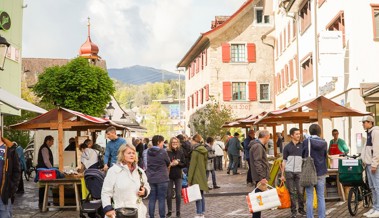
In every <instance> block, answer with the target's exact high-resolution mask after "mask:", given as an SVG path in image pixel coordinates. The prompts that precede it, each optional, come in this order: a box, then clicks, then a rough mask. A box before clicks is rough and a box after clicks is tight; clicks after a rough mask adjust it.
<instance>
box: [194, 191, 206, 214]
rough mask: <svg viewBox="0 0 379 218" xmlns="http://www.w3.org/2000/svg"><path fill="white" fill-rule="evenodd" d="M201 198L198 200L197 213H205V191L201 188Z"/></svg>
mask: <svg viewBox="0 0 379 218" xmlns="http://www.w3.org/2000/svg"><path fill="white" fill-rule="evenodd" d="M200 193H201V200H198V201H196V214H199V215H200V214H204V212H205V200H204V191H202V190H200Z"/></svg>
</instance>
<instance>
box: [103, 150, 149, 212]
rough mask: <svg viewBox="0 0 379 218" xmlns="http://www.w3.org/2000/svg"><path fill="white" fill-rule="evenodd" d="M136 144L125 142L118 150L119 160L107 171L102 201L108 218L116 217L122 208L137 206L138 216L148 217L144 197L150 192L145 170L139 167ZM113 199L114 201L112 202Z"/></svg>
mask: <svg viewBox="0 0 379 218" xmlns="http://www.w3.org/2000/svg"><path fill="white" fill-rule="evenodd" d="M136 157H137V155H136V149H135V147H134V145H128V144H124V145H121V146H120V148H119V150H118V155H117V162H116V164H114V165H113V166H112V167H111V168H110V169H109V170H108V172H107V176H106V177H105V179H104V184H103V187H102V189H101V201H102V205H103V208H104V209H103V210H104V213H105V215H106V217H107V218H113V217H116V210H117V209H120V208H125V207H128V208H136V209H137V213H138V215H137V217H138V218H146V212H147V209H146V206H145V205H144V203H143V201H142V198H146V197H147V196H148V195H149V192H150V186H149V183H148V182H147V177H146V174H145V172H144V171H143V170H142V169H141V168H140V167H138V165H137V163H136V162H137V159H136ZM112 201H113V203H112Z"/></svg>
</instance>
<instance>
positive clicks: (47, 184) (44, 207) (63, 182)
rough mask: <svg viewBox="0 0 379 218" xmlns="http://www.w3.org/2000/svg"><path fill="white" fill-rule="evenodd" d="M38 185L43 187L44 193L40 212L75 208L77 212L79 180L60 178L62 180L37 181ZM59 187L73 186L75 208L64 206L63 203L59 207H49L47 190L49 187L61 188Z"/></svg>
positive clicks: (78, 207) (78, 205)
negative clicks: (50, 209)
mask: <svg viewBox="0 0 379 218" xmlns="http://www.w3.org/2000/svg"><path fill="white" fill-rule="evenodd" d="M39 183H40V185H41V186H45V193H44V196H43V205H42V212H45V211H47V208H76V210H77V211H79V210H80V203H79V190H78V185H80V178H62V179H54V180H39ZM61 185H62V186H65V185H72V186H74V190H75V202H76V206H65V205H64V202H63V205H59V206H49V205H48V204H47V202H48V192H49V188H50V187H51V186H61Z"/></svg>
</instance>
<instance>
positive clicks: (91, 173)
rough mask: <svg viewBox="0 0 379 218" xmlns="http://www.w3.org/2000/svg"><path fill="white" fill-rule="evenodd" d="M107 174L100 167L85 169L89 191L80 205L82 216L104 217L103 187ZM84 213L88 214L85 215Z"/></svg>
mask: <svg viewBox="0 0 379 218" xmlns="http://www.w3.org/2000/svg"><path fill="white" fill-rule="evenodd" d="M104 178H105V174H104V172H102V171H101V170H99V169H92V168H90V169H87V170H85V171H84V180H85V182H86V187H87V189H88V191H89V194H88V195H87V197H86V199H85V200H82V203H81V205H80V217H81V218H85V217H87V216H88V217H90V218H100V217H104V212H103V207H102V205H101V188H102V187H103V182H104ZM84 214H87V216H85V215H84Z"/></svg>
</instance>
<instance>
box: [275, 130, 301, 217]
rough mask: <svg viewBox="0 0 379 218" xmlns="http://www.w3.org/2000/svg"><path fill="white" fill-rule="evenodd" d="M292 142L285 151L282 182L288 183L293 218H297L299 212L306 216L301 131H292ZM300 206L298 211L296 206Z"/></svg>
mask: <svg viewBox="0 0 379 218" xmlns="http://www.w3.org/2000/svg"><path fill="white" fill-rule="evenodd" d="M290 136H291V141H290V142H289V143H288V144H287V145H286V146H285V147H284V149H283V162H282V167H281V171H282V176H281V180H282V181H283V182H284V181H286V186H287V188H288V190H289V192H290V197H291V218H296V215H297V212H299V213H300V214H301V215H306V212H305V211H304V193H303V187H301V186H300V173H301V164H302V161H303V158H302V153H303V150H302V148H303V144H302V143H301V142H300V136H301V133H300V130H299V129H298V128H292V129H290ZM297 203H298V205H299V210H297V207H296V205H297Z"/></svg>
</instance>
